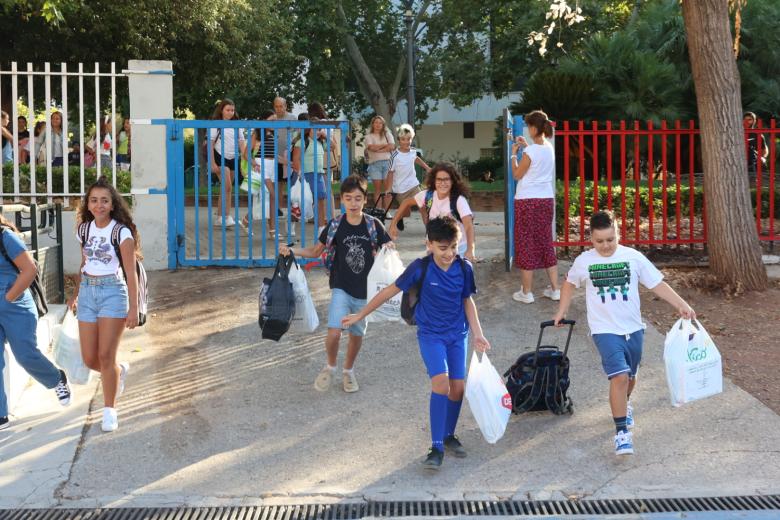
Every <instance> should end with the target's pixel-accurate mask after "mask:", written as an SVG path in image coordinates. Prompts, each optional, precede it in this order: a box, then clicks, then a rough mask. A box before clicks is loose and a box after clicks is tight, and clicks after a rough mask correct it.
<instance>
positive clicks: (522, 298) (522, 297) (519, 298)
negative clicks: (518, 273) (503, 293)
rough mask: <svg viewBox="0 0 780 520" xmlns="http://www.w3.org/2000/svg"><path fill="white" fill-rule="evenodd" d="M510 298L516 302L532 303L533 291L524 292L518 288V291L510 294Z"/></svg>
mask: <svg viewBox="0 0 780 520" xmlns="http://www.w3.org/2000/svg"><path fill="white" fill-rule="evenodd" d="M512 299H513V300H514V301H516V302H521V303H533V302H534V293H530V292H529V293H526V292H523V290H522V289H520V290H519V291H517V292H516V293H514V294H513V295H512Z"/></svg>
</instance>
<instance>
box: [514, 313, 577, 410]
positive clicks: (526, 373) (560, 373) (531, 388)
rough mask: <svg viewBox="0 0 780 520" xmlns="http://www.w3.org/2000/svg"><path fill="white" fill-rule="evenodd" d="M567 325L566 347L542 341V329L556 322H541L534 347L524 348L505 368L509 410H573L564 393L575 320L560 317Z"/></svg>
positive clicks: (566, 386) (568, 398)
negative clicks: (568, 354) (562, 347)
mask: <svg viewBox="0 0 780 520" xmlns="http://www.w3.org/2000/svg"><path fill="white" fill-rule="evenodd" d="M561 323H562V324H564V325H568V326H569V333H568V336H567V337H566V347H564V349H563V350H560V349H559V348H558V347H556V346H552V345H542V335H543V334H544V329H545V328H547V327H552V326H554V325H555V322H553V321H544V322H542V324H541V326H540V328H539V339H538V340H537V341H536V350H534V351H533V352H526V353H525V354H523V355H521V356H520V357H519V358H517V361H515V364H514V365H512V366H511V367H510V368H509V370H507V371H506V372H504V377H506V378H507V379H506V388H507V391H508V392H509V395H511V396H512V411H513V412H514V413H517V414H520V413H523V412H534V411H540V410H550V411H551V412H552V413H554V414H555V415H562V414H564V413H568V414H572V413H574V408H573V403H572V400H571V398H570V397H569V396H568V395H567V391H568V390H569V383H570V381H569V358H568V356H567V353H568V352H569V342H570V341H571V334H572V332H573V331H574V324H575V323H576V322H575V321H574V320H561Z"/></svg>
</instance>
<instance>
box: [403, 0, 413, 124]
mask: <svg viewBox="0 0 780 520" xmlns="http://www.w3.org/2000/svg"><path fill="white" fill-rule="evenodd" d="M412 1H413V0H406V1H405V2H404V4H405V7H406V9H405V11H404V21H405V22H406V52H407V55H406V62H407V63H406V65H407V72H406V110H407V115H406V119H407V122H408V123H409V124H410V125H412V126H414V24H413V22H414V16H413V13H412Z"/></svg>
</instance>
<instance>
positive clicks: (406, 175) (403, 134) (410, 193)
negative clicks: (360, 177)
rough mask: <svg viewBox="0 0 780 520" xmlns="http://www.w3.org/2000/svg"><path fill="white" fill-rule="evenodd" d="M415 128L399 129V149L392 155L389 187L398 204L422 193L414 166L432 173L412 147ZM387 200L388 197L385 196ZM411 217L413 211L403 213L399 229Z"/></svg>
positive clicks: (404, 126) (405, 125)
mask: <svg viewBox="0 0 780 520" xmlns="http://www.w3.org/2000/svg"><path fill="white" fill-rule="evenodd" d="M412 139H414V128H412V125H409V124H406V123H404V124H402V125H401V128H399V129H398V149H397V150H394V151H393V152H392V153H390V170H389V172H388V174H387V185H389V186H391V189H392V192H393V193H395V194H396V195H397V196H398V203H399V204H400V203H402V202H403V201H405V200H406V199H409V198H412V197H414V196H415V195H417V194H418V193H420V191H422V190H420V181H419V180H417V173H416V172H415V171H414V165H415V164H419V165H420V166H421V167H422V168H423V169H424V170H425V171H426V172H429V171H431V168H430V166H428V164H427V163H426V162H425V161H423V160H422V159H420V157H418V156H417V149H416V148H413V147H412ZM385 199H387V196H385ZM409 215H411V210H409V209H406V210H405V211H403V212H402V213H401V219H400V220H399V221H398V229H400V230H401V231H403V230H404V220H403V219H404V218H406V217H408V216H409Z"/></svg>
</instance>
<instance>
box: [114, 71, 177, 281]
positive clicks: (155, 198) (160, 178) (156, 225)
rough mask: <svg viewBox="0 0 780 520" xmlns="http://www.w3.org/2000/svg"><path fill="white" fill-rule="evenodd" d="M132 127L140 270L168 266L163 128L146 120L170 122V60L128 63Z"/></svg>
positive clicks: (132, 165) (135, 214)
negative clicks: (141, 266) (166, 120)
mask: <svg viewBox="0 0 780 520" xmlns="http://www.w3.org/2000/svg"><path fill="white" fill-rule="evenodd" d="M127 68H128V70H127V71H125V73H126V74H127V76H128V82H129V93H130V119H131V120H132V122H133V126H132V142H131V149H132V154H131V165H130V171H131V173H132V187H133V188H132V193H133V195H134V197H133V199H134V206H133V218H134V220H135V223H136V225H137V226H138V230H139V232H140V234H141V246H142V247H143V252H144V266H145V267H146V269H148V270H159V269H167V268H168V197H169V196H172V193H169V192H167V190H168V189H172V186H171V187H169V186H168V180H167V179H168V176H167V171H166V164H167V161H166V135H165V127H164V126H160V125H151V124H149V120H151V119H172V118H173V66H172V63H171V62H170V61H156V60H130V61H128V62H127Z"/></svg>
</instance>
